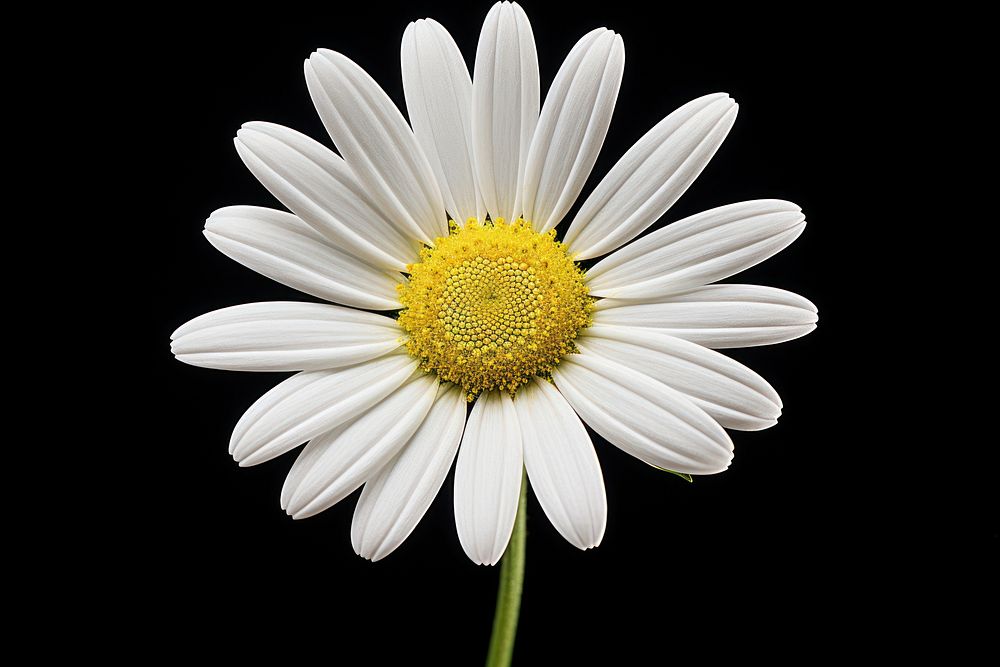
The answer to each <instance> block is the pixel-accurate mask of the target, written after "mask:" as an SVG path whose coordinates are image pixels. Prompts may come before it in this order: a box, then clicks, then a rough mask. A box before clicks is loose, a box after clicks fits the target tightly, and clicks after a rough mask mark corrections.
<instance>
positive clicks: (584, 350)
mask: <svg viewBox="0 0 1000 667" xmlns="http://www.w3.org/2000/svg"><path fill="white" fill-rule="evenodd" d="M577 344H578V347H579V349H580V352H581V354H594V355H597V356H599V357H601V358H603V359H608V360H611V361H616V362H618V363H620V364H621V365H623V366H627V367H629V368H631V369H633V370H636V371H638V372H640V373H643V374H645V375H648V376H650V377H651V378H653V379H654V380H659V381H660V382H662V383H663V384H665V385H667V386H669V387H673V388H674V389H676V390H677V391H679V392H681V393H682V394H684V395H685V396H687V397H688V398H689V399H691V400H692V401H693V402H694V404H695V405H697V406H698V407H700V408H701V409H702V410H704V411H705V412H707V413H708V414H709V416H711V417H712V418H713V419H715V420H717V421H718V422H719V423H720V424H722V426H724V427H726V428H733V429H739V430H741V431H759V430H761V429H764V428H768V427H769V426H773V425H774V424H776V423H777V419H778V416H779V415H780V414H781V399H780V398H778V393H777V392H776V391H774V389H773V388H772V387H771V385H769V384H768V383H767V381H766V380H764V378H762V377H761V376H759V375H757V374H756V373H754V372H753V371H752V370H750V369H749V368H747V367H746V366H744V365H743V364H741V363H739V362H738V361H735V360H733V359H730V358H729V357H727V356H725V355H723V354H719V353H718V352H713V351H712V350H709V349H707V348H704V347H702V346H701V345H696V344H695V343H690V342H688V341H686V340H681V339H680V338H674V337H673V336H668V335H666V334H661V333H657V331H656V330H655V329H639V328H636V327H616V326H607V325H601V324H595V325H593V326H590V327H588V328H587V329H584V330H583V331H582V332H581V338H580V340H578V341H577ZM529 473H530V470H529Z"/></svg>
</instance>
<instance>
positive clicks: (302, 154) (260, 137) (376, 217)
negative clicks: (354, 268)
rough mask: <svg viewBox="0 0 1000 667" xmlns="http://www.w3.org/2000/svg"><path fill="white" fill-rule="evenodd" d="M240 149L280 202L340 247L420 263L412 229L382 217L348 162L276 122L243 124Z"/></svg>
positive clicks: (394, 265)
mask: <svg viewBox="0 0 1000 667" xmlns="http://www.w3.org/2000/svg"><path fill="white" fill-rule="evenodd" d="M236 150H237V152H238V153H239V154H240V157H241V158H242V159H243V162H244V163H245V164H246V166H247V168H248V169H250V171H251V172H253V174H254V176H256V177H257V179H258V180H260V182H261V183H263V184H264V187H266V188H267V189H268V191H270V192H271V194H273V195H274V196H275V197H276V198H277V199H278V200H279V201H280V202H281V203H282V204H284V205H285V206H287V207H288V208H289V209H290V210H291V211H292V212H293V213H295V214H296V215H297V216H299V218H301V219H302V221H303V222H305V223H306V224H308V225H309V226H310V227H312V228H313V229H315V230H316V231H318V232H319V233H320V234H322V235H323V236H325V237H327V238H328V239H330V241H331V243H332V244H333V245H335V246H336V247H338V248H341V249H343V250H345V251H347V252H350V253H352V254H354V255H356V256H357V257H359V258H360V259H361V260H363V261H365V262H367V263H369V264H372V265H373V266H378V267H380V268H385V269H390V270H396V271H403V270H405V268H406V265H407V264H409V263H411V262H415V261H417V259H418V257H419V253H418V248H417V244H416V243H415V242H414V241H413V239H412V238H411V234H410V233H409V230H407V229H406V228H404V227H402V226H400V225H397V224H396V223H395V222H393V221H392V220H390V219H389V218H387V217H386V216H384V215H383V214H382V213H381V212H380V211H379V210H378V207H377V206H376V205H375V204H374V202H372V200H371V199H370V197H369V196H368V194H367V193H366V192H365V189H364V188H363V187H362V186H361V184H360V183H359V182H358V180H357V178H356V177H355V176H354V173H353V172H352V171H351V170H350V168H349V167H348V166H347V163H345V162H344V160H343V159H341V157H340V156H339V155H337V154H336V153H334V152H333V151H331V150H330V149H329V148H327V147H326V146H324V145H322V144H320V143H319V142H316V141H313V140H312V139H310V138H309V137H307V136H306V135H304V134H301V133H299V132H296V131H295V130H292V129H289V128H287V127H283V126H281V125H275V124H273V123H261V122H254V123H244V124H243V127H242V128H241V129H240V131H239V132H237V133H236Z"/></svg>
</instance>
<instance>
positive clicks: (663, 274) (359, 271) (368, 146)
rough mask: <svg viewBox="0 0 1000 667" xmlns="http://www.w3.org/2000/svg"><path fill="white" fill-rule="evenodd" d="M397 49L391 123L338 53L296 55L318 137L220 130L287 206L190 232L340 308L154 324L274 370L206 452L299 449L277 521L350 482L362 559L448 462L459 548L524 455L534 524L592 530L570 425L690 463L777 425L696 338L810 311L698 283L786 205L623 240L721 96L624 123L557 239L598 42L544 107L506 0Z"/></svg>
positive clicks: (576, 182) (191, 353) (713, 467)
mask: <svg viewBox="0 0 1000 667" xmlns="http://www.w3.org/2000/svg"><path fill="white" fill-rule="evenodd" d="M401 62H402V79H403V88H404V92H405V97H406V108H407V113H408V115H409V119H410V123H409V124H407V122H406V120H405V119H404V117H403V115H402V114H401V113H400V111H399V110H398V109H397V108H396V107H395V106H394V105H393V103H392V101H391V100H390V99H389V97H388V95H386V93H385V92H384V91H383V90H382V88H380V87H379V85H378V84H377V83H376V82H375V81H374V80H372V78H371V77H369V76H368V74H366V73H365V71H364V70H363V69H361V68H360V67H359V66H358V65H357V64H355V63H354V62H353V61H351V60H350V59H349V58H347V57H346V56H344V55H342V54H340V53H337V52H335V51H329V50H326V49H320V50H318V51H316V52H315V53H313V54H312V55H311V56H310V57H309V59H308V60H306V61H305V77H306V83H307V85H308V89H309V94H310V96H311V97H312V101H313V103H314V105H315V106H316V109H317V111H318V112H319V115H320V117H321V118H322V120H323V124H324V125H325V126H326V129H327V131H328V132H329V134H330V137H331V138H332V139H333V143H334V144H335V145H336V148H337V150H338V151H339V155H338V154H337V153H334V152H333V151H331V150H330V149H329V148H327V147H326V146H324V145H322V144H320V143H318V142H316V141H314V140H313V139H310V138H309V137H306V136H304V135H302V134H300V133H298V132H296V131H294V130H291V129H288V128H286V127H282V126H280V125H274V124H271V123H263V122H252V123H247V124H245V125H243V127H242V129H240V130H239V132H238V133H237V137H236V149H237V151H238V152H239V154H240V156H241V158H242V159H243V161H244V162H245V163H246V165H247V167H248V168H249V169H250V171H251V172H252V173H253V174H254V175H255V176H256V177H257V178H258V179H259V180H260V181H261V183H263V185H264V186H265V187H266V188H267V189H268V190H269V191H270V192H271V193H272V194H273V195H274V196H275V197H276V198H277V199H278V201H280V202H281V203H282V204H283V205H284V206H286V207H287V208H288V209H289V211H291V212H290V213H288V212H284V211H279V210H272V209H267V208H258V207H253V206H232V207H228V208H223V209H221V210H218V211H215V212H214V213H213V214H212V215H211V217H209V219H208V221H207V223H206V225H205V236H206V237H207V238H208V240H209V242H210V243H212V245H214V246H215V247H216V248H218V249H219V250H220V251H221V252H222V253H224V254H225V255H227V256H229V257H231V258H232V259H234V260H236V261H237V262H240V263H241V264H244V265H245V266H247V267H249V268H251V269H254V270H255V271H258V272H259V273H261V274H263V275H265V276H268V277H269V278H272V279H274V280H277V281H278V282H281V283H283V284H285V285H289V286H291V287H294V288H296V289H299V290H301V291H302V292H305V293H306V294H309V295H312V296H314V297H318V298H320V299H323V300H325V301H329V302H332V303H334V304H340V305H329V304H320V303H307V302H272V303H250V304H244V305H239V306H233V307H231V308H223V309H222V310H217V311H214V312H211V313H208V314H206V315H202V316H200V317H197V318H195V319H193V320H191V321H190V322H188V323H186V324H184V325H183V326H181V327H180V328H179V329H177V331H176V332H174V334H173V343H172V349H173V352H174V354H175V355H176V356H177V358H178V359H179V360H180V361H183V362H185V363H188V364H193V365H195V366H204V367H208V368H219V369H226V370H242V371H298V373H297V374H295V375H293V376H291V377H289V378H288V379H286V380H285V381H283V382H281V383H280V384H278V385H277V386H276V387H274V388H273V389H272V390H271V391H269V392H267V393H266V394H265V395H264V396H262V397H261V398H260V399H259V400H258V401H257V402H256V403H254V404H253V405H252V406H251V407H250V408H249V409H248V410H247V411H246V413H245V414H244V415H243V417H242V418H241V419H240V420H239V423H238V424H237V425H236V428H235V430H234V432H233V435H232V440H231V442H230V452H231V454H232V455H233V457H234V458H235V459H236V461H238V462H239V464H240V465H241V466H250V465H256V464H258V463H263V462H265V461H268V460H270V459H272V458H274V457H276V456H280V455H282V454H285V453H287V452H289V451H291V450H292V449H295V448H296V447H298V446H299V445H301V444H303V443H308V444H306V446H305V448H303V449H302V451H301V452H300V453H299V455H298V458H297V459H296V461H295V463H294V465H293V466H292V468H291V470H290V472H289V473H288V477H287V479H286V481H285V484H284V487H283V488H282V490H281V506H282V508H284V509H285V510H286V511H287V512H288V514H290V515H291V516H292V517H294V518H296V519H302V518H306V517H310V516H314V515H316V514H318V513H320V512H322V511H323V510H325V509H327V508H329V507H330V506H332V505H333V504H335V503H337V502H339V501H341V500H343V499H344V498H345V497H347V496H348V495H350V494H351V493H352V492H353V491H355V490H356V489H358V488H359V487H361V486H364V489H363V491H362V493H361V497H360V500H359V501H358V504H357V509H356V511H355V514H354V520H353V525H352V528H351V540H352V542H353V545H354V549H355V550H356V551H357V553H358V554H360V555H361V556H363V557H365V558H369V559H372V560H378V559H380V558H383V557H385V556H386V555H388V554H389V553H391V552H392V551H393V550H394V549H396V548H397V547H398V546H399V545H400V544H401V543H402V542H403V540H404V539H405V538H406V537H407V536H408V535H409V534H410V532H411V531H412V530H413V529H414V527H415V526H416V525H417V522H418V521H419V520H420V518H421V517H422V516H423V514H424V513H425V511H426V510H427V508H428V507H429V505H430V503H431V502H432V500H433V499H434V497H435V496H436V495H437V493H438V491H439V489H440V488H441V486H442V484H443V482H444V480H445V477H446V476H447V474H448V471H449V469H450V468H451V465H452V462H453V460H455V459H456V458H457V462H456V465H455V489H454V506H455V520H456V525H457V529H458V537H459V539H460V541H461V544H462V547H463V548H464V550H465V552H466V553H467V554H468V556H469V557H470V558H471V559H472V560H473V561H475V562H476V563H483V564H494V563H496V562H497V561H498V560H499V559H500V557H501V555H502V554H503V553H504V550H505V548H506V547H507V544H508V541H509V539H510V537H511V534H512V530H513V527H514V524H515V516H516V515H517V512H518V507H519V504H520V501H519V498H521V497H522V493H523V491H522V476H523V475H524V474H525V473H526V474H527V479H528V480H529V481H530V484H531V486H532V487H533V489H534V492H535V495H536V496H537V498H538V501H539V504H540V505H541V507H542V509H543V510H544V512H545V515H546V516H547V517H548V519H549V521H551V523H552V525H553V526H554V527H555V529H556V530H557V531H559V533H560V534H561V535H562V536H563V537H565V538H566V539H567V540H568V541H569V542H570V543H571V544H573V545H574V546H576V547H579V548H580V549H588V548H591V547H594V546H596V545H598V544H599V543H600V542H601V538H602V536H603V534H604V529H605V523H606V519H607V502H606V498H605V492H604V481H603V477H602V474H601V467H600V464H599V462H598V457H597V455H596V453H595V450H594V446H593V444H592V443H591V439H590V437H589V435H588V432H587V429H586V428H585V427H584V424H585V423H586V424H588V425H589V426H590V427H591V428H592V429H593V430H594V431H595V432H597V433H598V434H600V435H601V436H602V437H603V438H604V439H606V440H607V441H608V442H610V443H611V444H613V445H615V446H617V447H619V448H621V449H622V450H624V451H625V452H628V453H629V454H631V455H633V456H635V457H636V458H638V459H640V460H641V461H643V462H645V463H648V464H650V465H653V466H657V467H660V468H665V469H668V470H672V471H677V472H680V473H688V474H698V475H704V474H711V473H717V472H721V471H723V470H725V469H726V468H727V467H728V466H729V463H730V461H731V459H732V456H733V443H732V440H731V439H730V437H729V435H728V434H727V432H726V429H736V430H758V429H764V428H767V427H769V426H772V425H774V424H775V423H776V420H777V418H778V416H779V414H780V412H781V401H780V399H779V398H778V395H777V393H776V392H775V391H774V389H772V388H771V386H770V385H769V384H768V383H767V382H766V381H765V380H764V379H763V378H761V377H760V376H759V375H757V374H756V373H754V372H753V371H752V370H750V369H748V368H746V367H745V366H743V365H741V364H739V363H737V362H736V361H734V360H732V359H730V358H729V357H727V356H724V355H723V354H721V353H719V352H716V351H715V350H716V349H720V348H732V347H746V346H754V345H767V344H771V343H778V342H782V341H786V340H790V339H792V338H796V337H799V336H802V335H804V334H807V333H809V332H810V331H812V330H813V329H814V328H815V327H816V321H817V315H816V308H815V307H814V306H813V305H812V304H811V303H810V302H809V301H807V300H806V299H804V298H802V297H800V296H797V295H795V294H792V293H789V292H786V291H784V290H780V289H776V288H773V287H762V286H757V285H737V284H712V283H715V282H716V281H718V280H721V279H725V278H728V277H729V276H732V275H734V274H736V273H738V272H739V271H741V270H743V269H746V268H748V267H750V266H753V265H755V264H757V263H758V262H761V261H763V260H765V259H767V258H768V257H770V256H771V255H773V254H775V253H777V252H778V251H779V250H781V249H782V248H784V247H785V246H787V245H788V244H790V243H791V242H792V241H794V240H795V238H796V237H797V236H798V235H799V234H801V233H802V230H803V228H804V227H805V220H804V216H803V214H802V213H801V211H800V209H799V207H798V206H796V205H794V204H792V203H789V202H786V201H779V200H756V201H745V202H740V203H734V204H729V205H726V206H721V207H719V208H715V209H712V210H710V211H706V212H704V213H699V214H697V215H693V216H691V217H688V218H685V219H683V220H679V221H677V222H673V223H672V224H670V225H667V226H666V227H664V228H662V229H659V230H657V231H655V232H653V233H650V234H648V235H645V236H642V237H641V238H638V237H640V235H641V234H642V233H643V232H644V231H645V230H646V229H647V228H648V227H650V226H651V225H652V224H653V223H654V222H656V221H657V220H658V219H659V218H660V217H661V216H662V215H663V214H664V213H665V212H666V211H667V209H669V208H670V206H671V205H672V204H673V203H674V202H675V201H676V200H677V199H678V198H679V197H680V196H681V194H683V192H684V191H685V190H686V189H687V188H688V186H689V185H690V184H691V183H692V181H693V180H694V179H695V178H696V177H697V176H698V174H699V173H701V171H702V169H704V167H705V166H706V164H707V163H708V161H709V160H710V159H711V158H712V156H713V155H714V153H715V152H716V150H717V149H718V148H719V146H720V144H721V143H722V141H723V139H724V138H725V136H726V134H727V133H728V132H729V129H730V128H731V127H732V125H733V122H734V120H735V118H736V113H737V104H736V102H735V101H734V100H733V99H731V98H730V97H729V96H728V95H726V94H725V93H715V94H711V95H705V96H704V97H699V98H698V99H695V100H692V101H691V102H688V103H687V104H685V105H684V106H682V107H680V108H679V109H677V110H676V111H674V112H673V113H671V114H670V115H668V116H667V117H666V118H664V119H663V120H662V121H661V122H660V123H658V124H657V125H656V126H655V127H653V128H652V129H651V130H649V131H648V132H647V133H646V134H645V135H644V136H643V137H642V138H641V139H639V141H638V142H636V144H635V145H634V146H632V148H630V149H629V150H628V151H627V152H626V153H625V154H624V155H623V156H622V158H621V159H620V160H619V161H618V163H617V164H616V165H615V166H614V167H613V168H612V169H611V171H610V172H609V173H608V174H607V175H606V176H605V178H604V179H603V180H602V181H601V182H600V184H599V185H598V186H597V187H596V188H595V189H594V190H593V192H591V193H590V194H589V196H588V197H587V199H586V200H585V201H584V202H583V204H582V205H581V206H580V208H579V210H578V213H577V214H576V215H575V217H574V218H573V219H572V220H571V221H568V224H566V225H565V231H564V232H563V233H562V234H561V240H560V239H558V238H557V234H556V228H557V226H558V225H560V223H564V218H565V216H566V215H567V213H568V212H569V210H570V208H571V207H572V206H573V204H574V202H575V201H576V200H577V198H578V197H579V196H580V194H581V191H582V189H583V186H584V183H585V182H586V180H587V177H588V176H589V174H590V172H591V169H592V167H593V166H594V162H595V161H596V159H597V155H598V152H599V151H600V149H601V146H602V144H603V142H604V139H605V135H606V133H607V130H608V125H609V123H610V122H611V117H612V113H613V111H614V107H615V102H616V99H617V96H618V89H619V86H620V84H621V80H622V72H623V69H624V64H625V50H624V45H623V42H622V38H621V36H620V35H617V34H615V33H614V32H612V31H611V30H607V29H605V28H598V29H596V30H593V31H592V32H589V33H587V34H586V35H584V36H583V37H582V38H581V39H580V40H579V42H577V44H576V45H575V46H574V47H573V49H572V50H571V51H570V52H569V55H567V56H566V60H565V62H564V63H563V64H562V67H561V68H560V69H559V72H558V74H556V77H555V80H554V81H553V82H552V85H551V87H550V89H549V92H548V94H547V96H546V98H545V101H544V104H542V103H541V95H540V92H539V74H538V61H537V56H536V51H535V44H534V38H533V35H532V30H531V25H530V24H529V22H528V18H527V17H526V15H525V13H524V11H523V10H522V9H521V8H520V7H519V6H518V5H517V4H516V3H508V2H502V3H498V4H496V5H494V6H493V8H492V9H491V10H490V12H489V14H488V15H487V17H486V21H485V23H484V25H483V29H482V33H481V35H480V37H479V45H478V48H477V50H476V58H475V69H474V76H472V77H470V75H469V71H468V69H467V67H466V64H465V61H464V59H463V57H462V54H461V52H460V51H459V49H458V47H457V46H456V44H455V41H454V40H453V39H452V37H451V36H450V35H449V34H448V32H447V30H445V28H444V27H442V26H441V25H440V24H439V23H437V22H435V21H433V20H431V19H426V20H420V21H416V22H414V23H411V24H410V25H409V26H408V27H407V29H406V32H405V33H404V35H403V41H402V53H401ZM637 238H638V240H636V239H637ZM601 257H603V259H600V261H597V262H596V264H594V265H593V266H592V267H591V268H589V269H584V268H582V267H581V265H580V264H579V262H581V261H583V260H590V259H597V258H601ZM371 311H380V312H381V313H384V314H379V313H377V312H371ZM470 403H471V411H470V410H468V409H467V408H468V405H469V404H470Z"/></svg>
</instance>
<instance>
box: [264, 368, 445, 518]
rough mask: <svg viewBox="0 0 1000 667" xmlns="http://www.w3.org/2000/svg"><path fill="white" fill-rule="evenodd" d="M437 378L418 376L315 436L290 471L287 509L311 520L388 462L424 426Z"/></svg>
mask: <svg viewBox="0 0 1000 667" xmlns="http://www.w3.org/2000/svg"><path fill="white" fill-rule="evenodd" d="M436 393H437V377H436V376H434V375H430V374H426V373H418V374H415V375H414V376H413V377H412V378H411V379H410V381H409V382H406V383H405V384H403V385H402V386H401V387H399V388H398V389H396V390H395V391H393V392H392V393H391V394H389V395H388V396H387V397H385V398H384V399H383V400H381V401H380V402H378V403H377V404H375V405H374V406H373V407H372V408H371V409H370V410H368V411H367V412H365V413H364V414H363V415H361V416H360V417H358V418H357V419H355V420H353V421H352V422H351V423H350V424H348V425H345V426H342V427H341V428H337V429H335V430H334V431H333V432H331V433H327V434H325V435H321V436H319V437H318V438H315V439H314V440H312V441H311V442H310V443H309V444H308V445H306V447H305V449H303V450H302V453H301V454H300V455H299V459H301V460H302V461H303V463H302V464H300V463H299V461H296V465H295V466H293V468H292V470H291V471H289V474H288V478H287V479H286V483H285V488H283V489H282V496H283V497H287V499H288V500H287V503H283V504H284V505H285V511H286V512H288V513H289V514H291V515H292V516H293V517H294V518H296V519H305V518H308V517H311V516H314V515H316V514H319V513H320V512H322V511H323V510H325V509H329V508H330V507H332V506H333V505H335V504H337V503H338V502H340V501H341V500H343V499H344V497H345V496H347V495H349V494H350V493H352V492H353V491H354V490H355V489H357V488H358V487H359V486H361V485H362V484H363V483H364V482H365V480H367V479H368V478H369V477H371V476H372V475H373V474H375V472H376V471H378V470H379V469H380V468H382V467H383V466H385V464H386V463H388V462H389V461H390V460H392V457H393V456H395V455H396V453H397V452H398V451H399V450H400V448H401V447H402V446H403V445H405V444H406V441H407V440H409V439H410V436H412V435H413V433H414V432H415V431H416V430H417V428H419V427H420V424H421V422H423V420H424V417H426V416H427V411H428V410H430V408H431V405H432V404H433V403H434V395H435V394H436Z"/></svg>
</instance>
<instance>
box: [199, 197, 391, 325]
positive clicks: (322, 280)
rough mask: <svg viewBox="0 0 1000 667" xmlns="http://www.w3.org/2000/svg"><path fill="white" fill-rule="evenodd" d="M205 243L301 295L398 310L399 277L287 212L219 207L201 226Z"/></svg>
mask: <svg viewBox="0 0 1000 667" xmlns="http://www.w3.org/2000/svg"><path fill="white" fill-rule="evenodd" d="M205 238H207V239H208V242H209V243H211V244H212V245H213V246H215V247H216V248H217V249H218V250H219V252H221V253H222V254H223V255H225V256H226V257H229V258H230V259H233V260H235V261H237V262H239V263H240V264H242V265H243V266H245V267H247V268H249V269H253V270H254V271H256V272H257V273H259V274H261V275H264V276H267V277H268V278H270V279H271V280H275V281H277V282H279V283H281V284H282V285H288V286H289V287H292V288H294V289H297V290H299V291H300V292H305V293H306V294H311V295H313V296H315V297H319V298H320V299H326V300H327V301H335V302H337V303H342V304H344V305H347V306H355V307H356V308H369V309H371V310H395V309H397V308H400V305H399V301H398V300H397V292H396V285H398V284H399V283H400V281H402V279H403V277H402V276H401V275H399V274H395V275H392V274H390V273H387V272H385V271H380V270H378V269H376V268H374V267H372V266H370V265H368V264H365V263H364V262H362V261H361V260H359V259H357V258H356V257H354V256H353V255H351V254H349V253H346V252H344V251H343V250H341V249H339V248H337V247H336V246H334V245H333V244H332V243H331V242H330V241H329V240H328V239H326V238H325V237H323V236H321V235H320V234H319V233H318V232H317V231H316V230H314V229H312V228H311V227H310V226H309V225H307V224H305V223H304V222H302V221H301V220H299V219H298V218H297V217H295V216H294V215H292V214H291V213H285V212H284V211H275V210H274V209H270V208H260V207H258V206H228V207H226V208H220V209H219V210H218V211H215V212H214V213H212V215H211V217H209V218H208V220H206V221H205Z"/></svg>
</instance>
